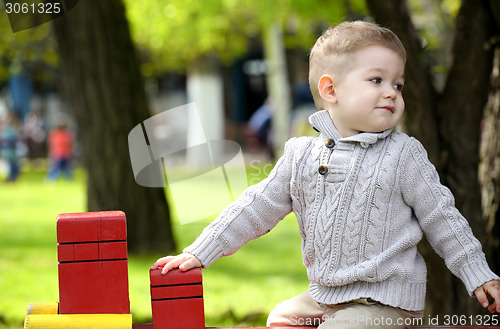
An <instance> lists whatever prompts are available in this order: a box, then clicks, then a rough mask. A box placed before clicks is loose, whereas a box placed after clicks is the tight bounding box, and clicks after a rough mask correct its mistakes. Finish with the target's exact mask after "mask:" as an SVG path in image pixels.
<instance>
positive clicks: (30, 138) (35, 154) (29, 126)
mask: <svg viewBox="0 0 500 329" xmlns="http://www.w3.org/2000/svg"><path fill="white" fill-rule="evenodd" d="M44 126H45V124H44V120H43V119H42V116H41V114H40V110H39V109H34V110H33V111H31V112H29V113H28V114H27V115H26V116H25V118H24V126H23V135H24V140H25V143H26V147H27V152H28V154H27V155H28V159H29V160H30V161H33V162H36V161H37V160H38V159H40V158H41V157H43V156H44V151H45V138H46V133H45V129H44ZM35 164H36V163H35Z"/></svg>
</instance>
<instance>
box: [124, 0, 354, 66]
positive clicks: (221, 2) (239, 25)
mask: <svg viewBox="0 0 500 329" xmlns="http://www.w3.org/2000/svg"><path fill="white" fill-rule="evenodd" d="M125 3H126V7H127V16H128V19H129V21H130V24H131V29H132V34H133V37H134V40H135V42H136V43H137V44H138V46H139V47H140V48H142V49H145V50H147V56H149V61H148V64H146V65H144V66H143V73H144V74H146V75H150V74H152V73H153V72H154V70H162V69H166V68H184V67H186V66H187V65H188V64H189V63H190V62H192V61H193V60H194V59H195V58H197V57H200V56H202V55H207V54H211V55H215V56H217V57H219V58H220V59H222V60H223V61H230V60H232V59H234V58H235V57H237V56H239V55H241V54H243V53H244V52H245V51H246V50H247V46H248V40H249V38H259V37H260V36H261V35H262V33H263V31H264V30H266V29H267V28H268V27H269V26H270V25H271V24H279V25H281V26H282V29H283V30H284V31H285V44H286V46H288V47H293V46H303V47H306V48H309V47H310V46H311V45H312V44H313V43H314V40H315V39H316V37H317V33H318V28H319V32H321V29H322V27H324V25H322V24H333V23H337V22H339V21H341V19H342V18H344V17H345V16H346V15H347V14H349V12H353V11H355V12H361V11H363V10H364V2H363V1H360V0H353V1H342V0H330V1H321V0H311V1H306V0H275V1H266V0H241V1H239V0H238V1H237V0H206V1H196V0H169V1H153V0H145V1H141V2H138V1H132V0H125ZM346 3H349V6H346Z"/></svg>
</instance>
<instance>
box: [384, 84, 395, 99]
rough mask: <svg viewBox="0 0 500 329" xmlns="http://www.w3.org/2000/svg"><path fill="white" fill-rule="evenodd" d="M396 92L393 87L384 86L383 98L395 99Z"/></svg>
mask: <svg viewBox="0 0 500 329" xmlns="http://www.w3.org/2000/svg"><path fill="white" fill-rule="evenodd" d="M397 95H398V93H397V92H396V90H395V89H394V87H392V86H390V87H386V88H385V89H384V98H390V99H395V98H396V97H397Z"/></svg>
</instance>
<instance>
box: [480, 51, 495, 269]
mask: <svg viewBox="0 0 500 329" xmlns="http://www.w3.org/2000/svg"><path fill="white" fill-rule="evenodd" d="M490 87H491V90H490V94H489V97H488V103H487V104H486V108H485V111H484V120H483V122H484V126H483V135H482V141H481V166H480V170H479V180H480V182H481V193H482V209H483V218H484V220H485V222H486V235H487V237H488V245H489V248H490V250H491V254H492V255H497V256H496V257H491V259H490V262H491V264H492V266H493V267H494V269H495V270H496V271H497V273H498V271H499V270H500V257H498V252H500V140H499V138H498V136H500V119H499V118H500V46H499V45H497V46H496V47H495V57H494V61H493V71H492V73H491V85H490Z"/></svg>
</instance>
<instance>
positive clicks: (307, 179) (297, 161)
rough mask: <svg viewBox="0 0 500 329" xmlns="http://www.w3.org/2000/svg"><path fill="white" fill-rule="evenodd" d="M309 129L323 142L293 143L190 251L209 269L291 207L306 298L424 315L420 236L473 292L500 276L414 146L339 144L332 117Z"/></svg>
mask: <svg viewBox="0 0 500 329" xmlns="http://www.w3.org/2000/svg"><path fill="white" fill-rule="evenodd" d="M310 122H311V124H312V125H313V126H314V127H315V128H316V129H318V130H319V131H320V132H321V134H320V136H319V137H317V138H313V137H301V138H293V139H291V140H290V141H288V142H287V144H286V146H285V152H284V155H283V157H281V158H280V160H279V161H278V162H277V164H276V166H275V167H274V169H273V171H272V172H271V174H270V175H269V177H268V178H266V179H265V180H263V181H262V182H260V183H258V184H256V185H253V186H251V187H249V188H248V189H247V190H246V191H245V193H243V195H242V196H241V198H240V199H239V200H237V201H236V202H234V203H233V204H231V205H230V206H229V207H227V208H226V209H225V210H224V211H223V212H222V213H221V215H220V216H219V217H218V218H217V219H216V220H215V221H214V222H213V223H212V224H210V225H209V226H208V227H207V228H205V230H203V232H202V234H201V235H200V237H198V239H196V241H195V242H194V243H193V244H192V245H190V246H189V247H187V248H186V249H185V251H186V252H190V253H192V254H194V255H196V257H198V259H199V260H200V261H201V262H202V264H203V266H205V267H207V266H209V265H210V264H211V263H212V262H214V261H215V260H216V259H218V258H220V257H222V256H224V255H229V254H232V253H234V252H235V251H236V250H237V249H238V248H240V247H241V246H242V245H244V244H245V243H246V242H248V241H249V240H251V239H254V238H257V237H259V236H261V235H263V234H265V233H267V232H269V230H271V229H272V228H273V227H274V226H275V225H276V224H277V223H278V222H279V221H280V220H281V219H282V218H283V217H284V216H286V215H287V214H288V213H289V212H290V211H292V210H293V211H294V212H295V214H296V216H297V221H298V224H299V230H300V235H301V237H302V255H303V260H304V265H305V266H306V268H307V275H308V277H309V279H310V281H311V284H310V286H309V292H310V294H311V296H312V297H313V298H314V299H315V300H316V301H318V302H320V303H323V304H337V303H342V302H346V301H350V300H353V299H357V298H367V297H369V298H372V299H374V300H377V301H379V302H381V303H383V304H387V305H390V306H395V307H400V308H402V309H406V310H409V311H417V310H422V309H423V308H424V299H425V286H426V267H425V263H424V260H423V258H422V257H421V256H420V255H419V254H418V252H417V248H416V246H417V243H418V242H419V241H420V239H421V238H422V236H423V232H424V233H425V235H426V237H427V238H428V240H429V242H430V243H431V245H432V246H433V247H434V249H435V250H436V252H437V253H438V254H439V255H441V256H442V257H443V258H444V260H445V263H446V265H447V266H448V268H449V269H450V270H451V272H452V273H453V274H454V275H456V276H457V277H459V278H460V279H461V280H462V281H463V282H464V284H465V287H466V289H467V291H468V292H469V294H471V295H472V293H473V291H474V289H475V288H477V287H478V286H480V285H481V284H483V283H485V282H487V281H489V280H493V279H497V280H498V279H500V278H499V277H498V276H497V275H495V274H494V273H493V272H492V271H491V270H490V268H489V267H488V264H487V263H486V259H485V256H484V254H483V252H482V249H481V245H480V243H479V241H478V240H477V239H476V238H475V237H474V236H473V234H472V231H471V229H470V227H469V225H468V223H467V221H466V219H465V218H464V217H463V216H462V215H461V214H460V213H459V211H458V210H457V209H456V208H455V206H454V198H453V196H452V194H451V193H450V191H449V190H448V189H447V188H446V187H444V186H443V185H441V184H440V182H439V177H438V174H437V172H436V169H435V168H434V166H433V165H432V164H431V163H430V162H429V160H428V158H427V154H426V152H425V150H424V148H423V147H422V145H421V144H420V143H419V142H418V141H417V140H416V139H414V138H410V137H408V136H407V135H405V134H401V133H394V134H393V133H391V131H389V130H388V131H384V132H381V133H360V134H358V135H355V136H351V137H348V138H342V136H341V135H340V134H339V132H338V131H337V130H336V129H335V126H334V125H333V122H332V121H331V119H330V117H329V115H328V113H327V112H326V111H319V112H317V113H315V114H313V115H312V116H311V117H310Z"/></svg>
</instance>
